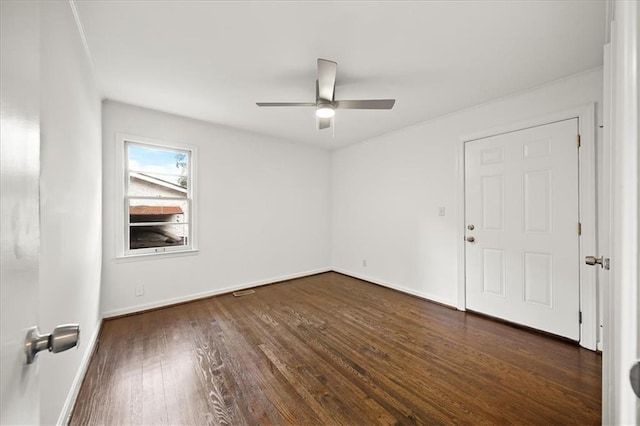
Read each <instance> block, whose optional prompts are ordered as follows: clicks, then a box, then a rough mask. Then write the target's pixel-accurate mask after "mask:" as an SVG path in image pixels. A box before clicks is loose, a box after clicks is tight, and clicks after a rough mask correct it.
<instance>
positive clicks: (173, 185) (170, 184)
mask: <svg viewBox="0 0 640 426" xmlns="http://www.w3.org/2000/svg"><path fill="white" fill-rule="evenodd" d="M129 176H131V177H132V178H134V179H139V180H142V181H145V182H149V183H152V184H155V185H159V186H163V187H165V188H167V189H171V190H174V191H178V192H182V193H185V194H186V193H187V188H185V187H183V186H180V185H178V184H177V183H173V182H168V181H166V180H162V179H159V178H157V177H154V176H151V175H148V174H146V173H140V172H131V173H130V174H129Z"/></svg>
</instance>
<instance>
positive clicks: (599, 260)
mask: <svg viewBox="0 0 640 426" xmlns="http://www.w3.org/2000/svg"><path fill="white" fill-rule="evenodd" d="M584 263H586V264H587V265H600V267H601V268H604V269H606V270H609V267H610V259H609V258H608V257H604V256H600V257H596V256H586V257H585V258H584Z"/></svg>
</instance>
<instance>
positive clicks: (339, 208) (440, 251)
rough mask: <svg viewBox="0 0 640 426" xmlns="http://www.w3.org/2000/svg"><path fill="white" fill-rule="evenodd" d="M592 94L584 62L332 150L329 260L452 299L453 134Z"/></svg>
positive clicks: (594, 78) (595, 76) (598, 91)
mask: <svg viewBox="0 0 640 426" xmlns="http://www.w3.org/2000/svg"><path fill="white" fill-rule="evenodd" d="M601 99H602V70H600V69H598V70H592V71H589V72H586V73H582V74H579V75H576V76H572V77H569V78H566V79H563V80H560V81H557V82H553V83H550V84H548V85H545V86H543V87H540V88H536V89H532V90H529V91H526V92H523V93H519V94H516V95H512V96H509V97H506V98H502V99H499V100H496V101H494V102H490V103H487V104H483V105H480V106H477V107H474V108H470V109H467V110H464V111H460V112H457V113H454V114H450V115H447V116H444V117H441V118H438V119H435V120H432V121H429V122H425V123H423V124H420V125H417V126H413V127H410V128H407V129H403V130H401V131H398V132H394V133H390V134H387V135H382V136H380V137H377V138H374V139H371V140H369V141H366V142H362V143H359V144H356V145H352V146H350V147H346V148H344V149H341V150H338V151H335V152H334V153H333V171H332V187H333V193H332V224H333V227H332V266H333V268H334V269H335V270H338V271H341V272H345V273H348V274H350V275H354V276H359V277H362V278H365V279H369V280H371V281H373V282H378V283H381V284H386V285H389V286H392V287H395V288H398V289H401V290H404V291H407V292H409V293H413V294H416V295H419V296H422V297H426V298H429V299H432V300H435V301H438V302H441V303H445V304H448V305H452V306H455V305H456V303H457V296H458V295H457V275H456V274H457V251H456V250H457V240H456V238H457V235H458V234H457V220H458V219H457V215H458V210H459V206H458V204H457V191H458V169H457V155H458V153H457V144H458V140H459V138H461V137H464V136H468V135H470V134H473V133H476V132H480V131H484V130H488V129H492V128H495V127H498V126H503V125H509V124H512V123H517V122H520V121H524V120H529V119H535V118H536V117H542V116H544V115H547V114H549V113H554V112H558V111H562V110H565V109H569V108H573V107H576V106H580V105H583V104H586V103H589V102H598V110H601V106H600V104H601ZM598 122H599V121H598ZM596 143H597V141H596ZM439 207H445V209H446V215H445V216H439V215H438V208H439ZM363 260H366V262H367V266H363Z"/></svg>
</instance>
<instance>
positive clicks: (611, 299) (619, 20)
mask: <svg viewBox="0 0 640 426" xmlns="http://www.w3.org/2000/svg"><path fill="white" fill-rule="evenodd" d="M611 7H612V8H613V17H614V19H613V21H612V22H611V43H610V46H609V48H608V56H609V57H608V58H607V59H608V61H607V62H606V63H605V67H608V77H609V80H608V81H607V83H608V85H606V86H605V90H607V91H608V93H607V92H605V93H606V96H607V95H608V96H609V97H610V101H611V102H610V103H609V105H608V108H607V109H606V110H605V114H604V115H605V117H606V119H607V120H608V121H606V122H605V132H606V137H607V142H608V143H607V144H606V145H605V148H608V152H609V154H610V156H609V158H608V161H609V163H610V168H611V173H610V175H609V178H610V182H609V188H608V189H609V191H610V193H611V195H610V200H611V210H610V217H609V220H610V224H609V229H610V230H611V237H610V239H609V246H608V247H605V246H603V247H601V249H602V251H601V252H600V253H598V255H599V256H600V255H601V256H604V257H609V256H610V257H611V270H610V271H609V280H608V284H609V285H608V288H606V289H605V292H606V294H607V296H608V300H607V301H606V305H605V309H606V310H607V312H608V314H607V315H606V316H605V318H604V319H605V324H604V325H605V330H604V350H603V375H602V389H603V397H602V402H603V407H602V408H603V415H602V421H603V423H604V424H624V425H637V424H638V422H640V398H637V397H636V395H635V394H634V393H633V391H632V388H631V383H630V378H629V370H630V369H631V367H632V365H634V364H635V363H636V362H638V360H639V359H640V289H639V286H638V283H639V278H638V277H639V271H638V268H639V264H640V261H639V256H640V247H639V246H640V241H639V238H640V233H639V229H640V206H639V200H640V192H639V184H638V182H639V178H640V167H639V162H640V158H639V151H638V145H639V143H640V128H639V121H640V120H639V117H638V115H639V114H640V92H639V91H640V81H639V80H640V71H639V69H638V67H639V65H640V64H639V62H640V42H639V38H640V4H638V2H634V1H614V2H613V4H612V5H611ZM607 126H608V127H607ZM605 226H606V224H605Z"/></svg>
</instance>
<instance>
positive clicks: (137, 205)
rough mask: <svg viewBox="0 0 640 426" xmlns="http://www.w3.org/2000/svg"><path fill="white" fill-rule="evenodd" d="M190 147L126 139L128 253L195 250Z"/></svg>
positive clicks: (126, 248)
mask: <svg viewBox="0 0 640 426" xmlns="http://www.w3.org/2000/svg"><path fill="white" fill-rule="evenodd" d="M192 186H193V185H192V151H191V150H188V149H181V148H173V147H168V146H162V145H157V144H149V143H140V142H133V141H125V197H124V198H125V199H124V207H125V212H124V213H125V220H124V223H125V228H126V229H125V239H124V243H125V255H133V254H147V253H165V252H170V251H181V250H191V249H192V240H193V238H192V232H193V227H192V218H193V215H192V213H191V211H192V208H191V205H192Z"/></svg>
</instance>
